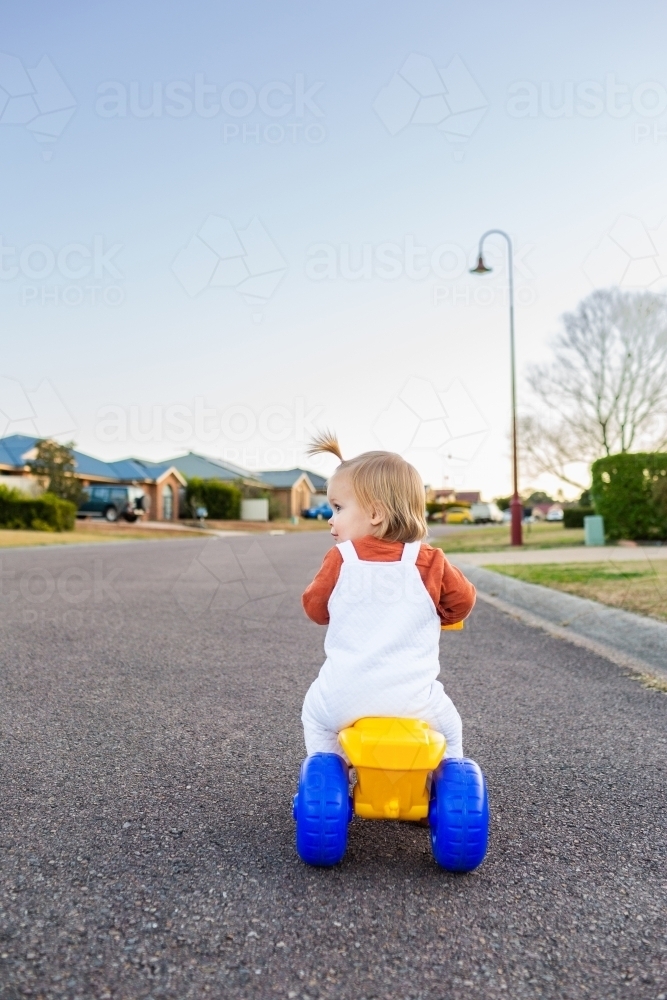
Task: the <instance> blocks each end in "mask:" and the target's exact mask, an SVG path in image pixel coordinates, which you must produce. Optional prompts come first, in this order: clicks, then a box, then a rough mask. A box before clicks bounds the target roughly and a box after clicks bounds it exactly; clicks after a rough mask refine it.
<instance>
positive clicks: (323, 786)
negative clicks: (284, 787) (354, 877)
mask: <svg viewBox="0 0 667 1000" xmlns="http://www.w3.org/2000/svg"><path fill="white" fill-rule="evenodd" d="M293 812H294V819H295V820H296V851H297V854H298V855H299V857H300V858H301V860H302V861H305V862H306V864H309V865H322V866H328V865H337V864H338V862H339V861H340V860H341V859H342V857H343V855H344V854H345V849H346V847H347V825H348V823H349V822H350V820H351V819H352V799H351V798H350V792H349V788H348V773H347V765H346V764H345V761H344V760H343V759H342V757H339V756H338V754H337V753H314V754H311V756H310V757H306V759H305V760H304V762H303V763H302V765H301V773H300V774H299V791H298V792H297V794H296V795H295V796H294V809H293Z"/></svg>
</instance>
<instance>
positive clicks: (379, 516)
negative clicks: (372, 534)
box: [371, 507, 385, 527]
mask: <svg viewBox="0 0 667 1000" xmlns="http://www.w3.org/2000/svg"><path fill="white" fill-rule="evenodd" d="M384 519H385V512H384V510H383V509H382V507H374V508H373V510H372V511H371V524H372V525H373V527H375V526H376V525H378V524H382V522H383V521H384Z"/></svg>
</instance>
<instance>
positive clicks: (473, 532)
mask: <svg viewBox="0 0 667 1000" xmlns="http://www.w3.org/2000/svg"><path fill="white" fill-rule="evenodd" d="M523 541H524V545H523V547H524V549H556V548H561V547H562V546H565V545H583V544H584V530H583V528H564V527H563V525H562V524H560V523H558V522H556V523H552V524H525V525H524V526H523ZM430 544H431V545H435V546H437V547H438V548H440V549H444V551H445V552H504V551H505V550H506V549H509V548H510V547H511V546H510V529H509V525H508V524H499V525H491V526H489V527H484V528H468V529H467V530H466V529H465V528H462V529H461V531H456V532H455V533H454V532H453V533H452V534H451V535H443V536H442V537H440V538H433V539H431V540H430Z"/></svg>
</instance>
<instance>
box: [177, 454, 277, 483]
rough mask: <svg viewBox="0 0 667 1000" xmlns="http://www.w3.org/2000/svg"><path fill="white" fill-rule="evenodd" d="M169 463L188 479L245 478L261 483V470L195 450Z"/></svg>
mask: <svg viewBox="0 0 667 1000" xmlns="http://www.w3.org/2000/svg"><path fill="white" fill-rule="evenodd" d="M167 464H168V465H173V466H174V468H175V469H178V471H179V472H180V473H182V475H184V476H186V478H188V479H222V480H223V481H226V482H235V481H236V480H238V479H244V480H246V481H251V482H256V483H261V478H260V477H261V473H259V472H250V471H249V470H248V469H242V468H241V466H239V465H233V464H232V463H231V462H223V461H222V459H218V458H207V457H206V456H205V455H197V454H195V452H194V451H190V452H188V454H187V455H181V456H179V457H177V458H172V459H170V460H169V462H168V463H167Z"/></svg>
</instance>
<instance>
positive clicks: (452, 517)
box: [445, 507, 475, 524]
mask: <svg viewBox="0 0 667 1000" xmlns="http://www.w3.org/2000/svg"><path fill="white" fill-rule="evenodd" d="M445 522H446V523H447V524H474V523H475V519H474V517H473V516H472V514H471V513H470V508H469V507H450V508H449V509H448V510H446V511H445Z"/></svg>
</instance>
